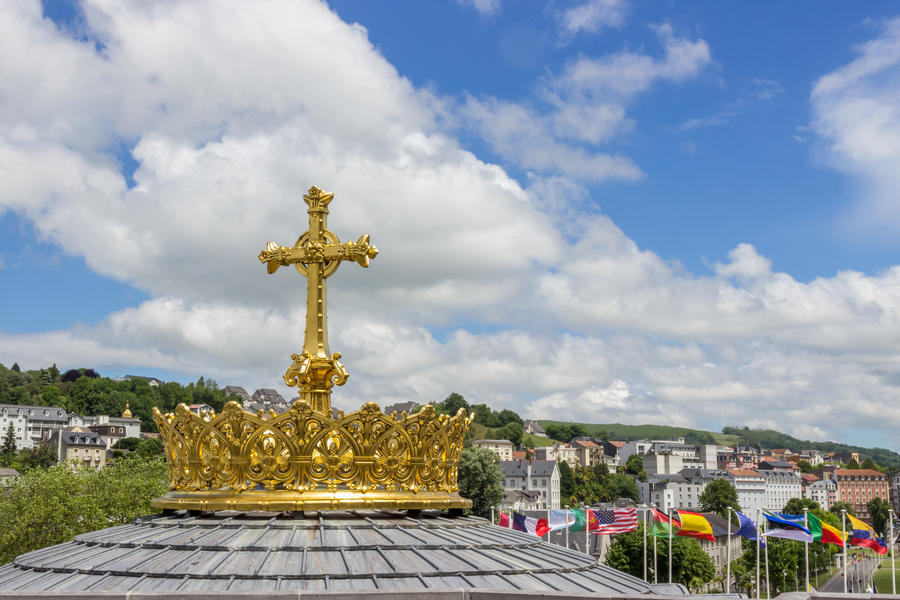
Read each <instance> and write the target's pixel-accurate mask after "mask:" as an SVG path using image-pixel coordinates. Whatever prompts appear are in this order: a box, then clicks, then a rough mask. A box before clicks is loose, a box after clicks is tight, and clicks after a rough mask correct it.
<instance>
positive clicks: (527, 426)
mask: <svg viewBox="0 0 900 600" xmlns="http://www.w3.org/2000/svg"><path fill="white" fill-rule="evenodd" d="M523 429H524V430H525V433H530V434H531V435H536V436H537V437H542V438H545V437H547V434H546V433H545V432H544V428H543V427H541V425H540V423H538V422H537V421H532V420H531V419H525V423H524V427H523Z"/></svg>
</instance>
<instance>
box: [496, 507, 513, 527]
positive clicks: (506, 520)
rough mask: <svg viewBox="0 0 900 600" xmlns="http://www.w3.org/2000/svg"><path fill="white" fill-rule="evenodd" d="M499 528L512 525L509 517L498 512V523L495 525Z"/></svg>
mask: <svg viewBox="0 0 900 600" xmlns="http://www.w3.org/2000/svg"><path fill="white" fill-rule="evenodd" d="M497 525H499V526H500V527H512V523H510V521H509V515H508V514H506V513H505V512H503V511H502V510H501V511H500V522H498V523H497Z"/></svg>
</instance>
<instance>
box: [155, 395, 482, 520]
mask: <svg viewBox="0 0 900 600" xmlns="http://www.w3.org/2000/svg"><path fill="white" fill-rule="evenodd" d="M268 417H269V418H267V415H255V414H253V413H250V412H247V411H245V410H243V409H242V408H241V407H240V405H239V404H237V403H236V402H229V403H228V404H226V405H225V408H224V410H223V411H222V413H221V414H219V415H216V414H215V413H204V414H203V415H202V416H201V415H197V414H194V413H192V412H191V411H190V410H189V409H188V407H187V406H185V405H184V404H179V405H178V406H177V407H176V408H175V412H174V413H169V414H166V415H163V414H161V413H160V412H159V410H157V409H154V411H153V419H154V421H156V424H157V426H158V427H159V431H160V435H161V437H162V440H163V443H164V445H165V448H166V461H167V464H168V471H169V490H170V491H169V493H168V494H167V495H166V496H165V497H164V498H160V499H158V500H154V501H153V505H154V506H156V507H157V508H188V509H196V510H228V509H233V510H304V509H305V510H314V509H331V508H465V507H468V506H471V502H470V501H468V500H464V499H463V498H461V497H460V496H459V488H458V486H457V469H458V464H459V454H460V452H461V451H462V446H463V439H464V438H465V435H466V432H467V431H468V429H469V425H470V424H471V422H472V419H473V418H474V415H473V416H467V414H466V411H465V410H464V409H461V410H460V411H459V412H458V413H457V414H456V415H455V416H453V417H448V416H446V415H436V414H435V411H434V408H433V407H431V406H430V405H429V406H425V407H423V408H422V409H421V410H420V411H419V412H418V413H416V414H413V415H407V414H406V413H402V414H401V415H400V416H399V417H398V416H397V415H396V414H393V415H385V414H383V413H382V412H381V410H380V409H379V408H378V405H377V404H375V403H374V402H367V403H366V404H364V405H363V406H362V408H360V410H359V411H358V412H355V413H351V414H348V415H340V416H337V417H334V416H332V415H330V414H324V413H321V412H319V411H315V410H313V409H312V408H311V407H310V406H309V404H307V403H306V402H303V401H297V402H295V403H294V405H293V406H292V407H291V409H290V410H289V411H287V412H285V413H282V414H281V415H277V416H268Z"/></svg>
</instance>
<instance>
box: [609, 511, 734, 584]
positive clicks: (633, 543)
mask: <svg viewBox="0 0 900 600" xmlns="http://www.w3.org/2000/svg"><path fill="white" fill-rule="evenodd" d="M642 527H643V524H641V525H640V527H639V528H638V530H637V531H629V532H628V533H623V534H620V535H617V536H616V538H615V540H614V541H613V543H612V545H611V546H610V547H609V551H608V552H607V554H606V564H607V565H609V566H611V567H613V568H615V569H618V570H620V571H624V572H625V573H628V574H630V575H634V576H635V577H643V575H644V564H643V560H644V540H643V531H642V529H641V528H642ZM652 543H653V542H652V538H648V544H650V545H652ZM658 543H659V544H660V545H661V550H662V551H660V552H658V555H657V567H658V570H659V572H658V575H657V576H658V578H659V581H660V582H663V581H667V577H668V570H669V563H668V559H669V555H668V546H667V544H668V540H665V541H664V540H659V541H658ZM648 557H652V551H651V552H648ZM649 560H650V564H649V565H648V570H647V573H648V574H649V576H650V578H651V579H652V577H653V563H652V558H650V559H649ZM715 575H716V569H715V566H714V565H713V562H712V559H711V558H710V557H709V555H708V554H707V553H706V552H704V551H703V549H702V548H701V547H700V544H699V543H698V542H697V540H695V539H692V538H685V537H675V538H672V577H673V579H674V580H675V582H676V583H681V584H684V585H685V586H687V587H688V588H689V589H690V590H693V591H696V592H699V591H700V587H701V586H703V585H704V584H706V583H709V582H710V581H712V580H713V578H714V577H715Z"/></svg>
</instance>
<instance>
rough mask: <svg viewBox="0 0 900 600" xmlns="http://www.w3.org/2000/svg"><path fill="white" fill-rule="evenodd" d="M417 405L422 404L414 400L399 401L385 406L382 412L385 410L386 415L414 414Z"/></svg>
mask: <svg viewBox="0 0 900 600" xmlns="http://www.w3.org/2000/svg"><path fill="white" fill-rule="evenodd" d="M417 406H420V405H419V403H418V402H413V401H412V400H409V401H407V402H397V403H396V404H391V405H390V406H385V407H384V410H383V411H382V412H384V414H386V415H389V414H391V413H397V414H398V415H400V414H403V413H406V414H412V411H413V409H414V408H416V407H417Z"/></svg>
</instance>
